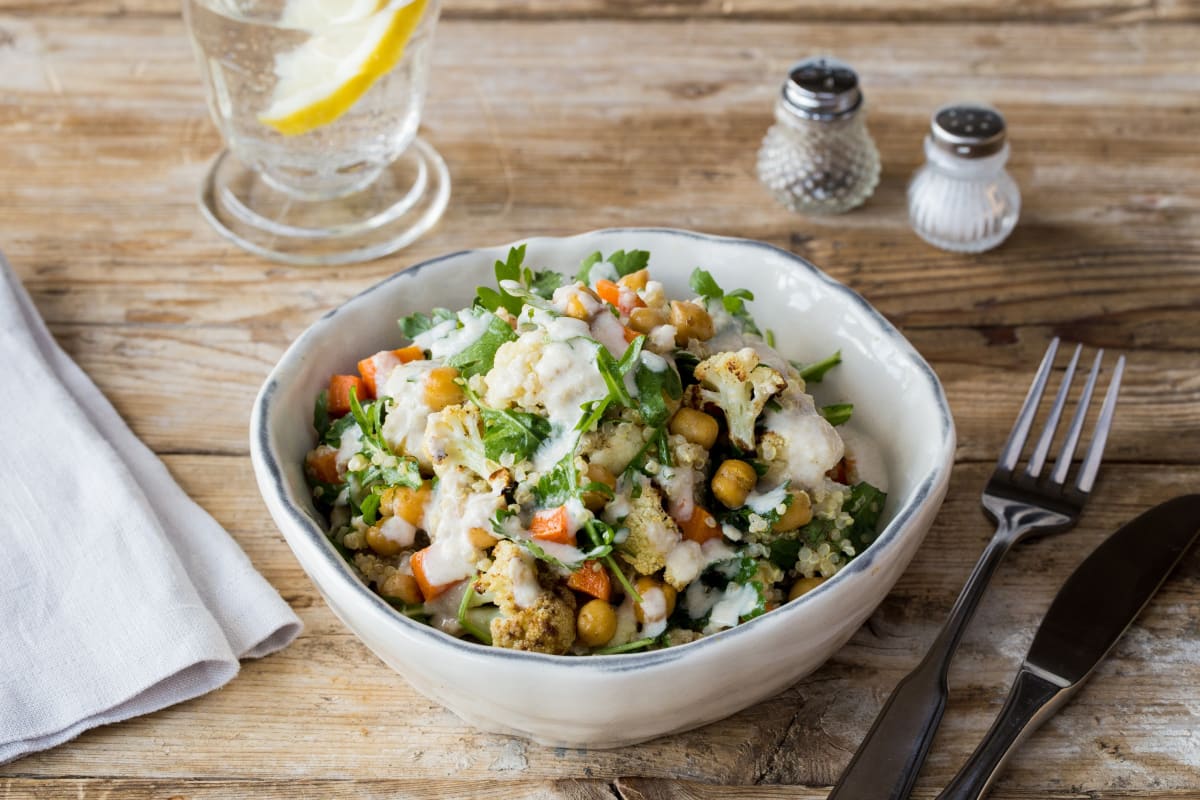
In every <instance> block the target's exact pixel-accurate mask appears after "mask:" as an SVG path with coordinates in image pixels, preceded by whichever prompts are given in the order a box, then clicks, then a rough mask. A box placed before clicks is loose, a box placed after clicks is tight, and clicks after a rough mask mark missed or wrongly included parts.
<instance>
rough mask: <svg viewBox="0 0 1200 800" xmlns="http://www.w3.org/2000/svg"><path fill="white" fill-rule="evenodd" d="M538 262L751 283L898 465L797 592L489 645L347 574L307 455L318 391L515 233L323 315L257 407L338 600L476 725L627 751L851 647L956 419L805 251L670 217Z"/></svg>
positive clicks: (301, 543) (294, 541)
mask: <svg viewBox="0 0 1200 800" xmlns="http://www.w3.org/2000/svg"><path fill="white" fill-rule="evenodd" d="M526 242H527V244H528V252H527V256H526V263H529V264H531V265H534V266H536V267H539V268H541V267H545V268H557V269H558V270H559V271H563V272H571V271H573V270H574V268H575V266H576V265H577V264H578V263H579V262H580V260H581V259H582V258H583V257H584V256H586V255H587V254H589V253H592V252H594V251H596V250H600V251H602V252H604V253H606V254H607V253H610V252H612V251H614V250H618V249H627V250H628V249H644V250H649V251H650V252H651V259H650V268H651V271H652V274H653V276H654V278H655V279H657V280H661V281H663V283H665V284H666V287H667V290H668V294H669V295H671V296H685V295H686V296H691V294H692V293H691V292H690V290H689V289H688V285H687V281H688V276H689V275H690V274H691V271H692V269H693V268H694V267H697V266H700V267H703V268H705V269H707V270H709V271H710V272H712V274H713V276H714V277H715V278H716V279H717V282H718V283H720V284H721V285H722V286H723V287H725V288H727V289H732V288H736V287H745V288H748V289H750V290H752V291H753V292H754V294H755V297H756V300H755V301H754V302H753V303H752V304H751V306H750V308H751V311H752V312H753V314H754V316H755V318H756V319H757V321H758V322H759V324H760V325H761V326H762V327H763V328H771V329H773V330H774V331H775V333H776V336H777V338H778V346H779V349H780V350H781V351H782V352H783V353H784V354H785V355H786V356H788V357H790V358H794V359H799V360H801V361H811V360H816V359H818V358H821V357H824V356H826V355H828V354H829V353H830V352H832V351H833V350H836V349H840V350H841V351H842V358H843V363H842V364H841V366H839V367H838V368H837V369H835V370H833V371H832V372H830V373H829V375H828V376H827V377H826V379H825V381H824V382H823V383H822V384H821V385H820V387H817V388H819V390H820V391H818V398H819V399H821V398H824V399H825V401H826V402H836V401H842V400H847V399H849V400H852V401H853V403H854V423H855V424H856V425H857V426H858V427H859V428H860V429H861V430H863V431H865V432H866V433H867V434H869V435H870V436H872V437H873V438H874V439H875V440H876V441H877V442H878V444H879V445H880V446H881V448H882V450H883V457H884V461H885V464H886V468H887V472H888V476H889V483H890V486H889V489H890V491H889V496H888V502H887V506H886V508H885V512H884V521H885V522H886V528H885V529H884V530H883V532H882V534H881V535H880V536H879V538H878V539H877V540H876V541H875V542H874V543H873V544H872V545H871V546H870V547H869V548H868V549H867V550H866V551H865V552H864V553H863V554H862V555H860V556H859V557H858V558H856V559H855V560H854V561H852V562H851V563H850V564H849V565H848V566H847V567H846V568H844V569H843V570H842V571H841V572H840V573H838V574H837V575H836V576H835V577H834V578H833V579H831V580H829V581H827V582H825V583H824V584H823V585H822V586H820V587H819V588H818V589H816V590H815V591H813V592H811V593H809V594H807V595H805V596H804V597H803V598H801V599H800V600H798V601H795V602H792V603H787V604H786V605H784V606H782V607H781V608H779V609H777V610H775V611H771V612H770V613H768V614H765V615H763V616H761V617H759V618H757V619H754V620H751V621H750V622H748V623H746V624H743V625H739V626H737V627H736V628H732V629H729V630H726V631H723V632H721V633H718V634H716V635H714V636H709V637H706V638H704V639H701V640H699V641H697V642H693V643H690V644H687V645H682V646H679V647H673V648H669V649H665V650H659V651H655V652H650V653H640V654H629V655H617V656H590V657H572V656H550V655H544V654H540V653H523V652H516V651H511V650H501V649H499V648H492V647H484V646H482V645H477V644H473V643H470V642H466V641H463V640H460V639H456V638H454V637H452V636H448V635H446V634H444V633H442V632H440V631H438V630H436V629H434V628H431V627H429V626H426V625H422V624H420V623H417V622H414V621H412V620H410V619H408V618H406V617H404V616H402V615H401V614H399V613H397V612H396V611H395V610H393V609H392V608H391V607H389V606H388V604H387V603H385V602H384V601H383V600H382V599H380V598H379V597H378V596H377V595H375V594H374V593H373V592H371V591H370V590H369V589H368V588H367V587H366V586H365V585H364V584H363V583H362V582H361V581H360V580H359V579H358V578H357V577H356V576H355V575H354V573H353V571H352V570H351V568H350V567H349V566H348V565H347V564H346V562H345V561H344V560H343V559H342V558H341V556H339V555H338V553H337V551H335V550H334V548H333V546H332V545H331V544H330V543H329V541H328V540H327V539H326V537H325V533H324V527H323V522H322V520H321V517H320V515H319V514H318V513H317V512H316V511H315V510H314V509H313V506H312V503H311V502H310V498H309V492H308V489H307V488H306V486H305V482H304V473H303V469H302V464H303V461H304V455H305V453H306V452H307V451H308V450H309V449H310V448H311V447H312V446H313V443H314V438H315V434H314V433H313V431H312V429H311V426H310V420H311V418H312V404H313V398H314V397H316V395H317V393H318V392H319V391H320V390H321V388H322V387H324V386H325V385H326V384H327V382H328V380H329V376H330V374H332V373H335V372H338V373H345V372H352V371H353V369H354V365H355V362H356V361H357V360H358V359H359V358H361V357H362V356H363V354H365V353H374V352H376V351H378V350H381V349H384V348H392V347H397V346H399V344H400V343H401V342H400V335H399V333H398V331H397V328H396V319H397V318H398V317H399V316H401V315H403V314H408V313H411V312H413V311H417V310H427V309H429V308H431V307H433V306H446V307H450V308H459V307H462V306H464V305H466V304H468V303H469V302H470V300H471V298H472V297H473V296H474V289H475V287H476V286H479V285H492V284H493V282H494V277H493V273H492V267H493V262H494V261H495V260H496V259H497V258H503V257H504V255H505V253H506V252H507V250H508V246H507V245H506V246H504V247H492V248H485V249H479V250H468V251H463V252H460V253H454V254H452V255H448V256H443V257H442V258H437V259H434V260H432V261H427V262H425V263H423V264H419V265H417V266H413V267H410V268H409V269H407V270H405V271H404V272H401V273H399V274H397V275H393V276H392V277H391V278H388V279H387V280H385V281H383V282H382V283H380V284H378V285H376V286H374V287H372V288H371V289H368V290H367V291H365V292H363V293H362V294H360V295H359V296H358V297H355V298H354V299H352V300H350V301H349V302H347V303H345V304H344V305H342V306H341V307H339V308H337V309H335V310H333V311H331V312H330V313H328V314H326V315H325V316H324V317H322V318H321V319H320V320H318V321H317V322H316V324H314V325H313V326H312V327H311V328H309V329H308V330H307V331H305V332H304V334H303V335H302V336H301V337H300V338H299V339H297V340H296V342H295V343H294V344H293V345H292V346H291V347H290V348H289V349H288V351H287V352H286V353H285V354H284V355H283V358H282V359H280V361H279V364H278V365H277V366H276V367H275V369H274V370H273V371H272V372H271V375H270V376H269V377H268V378H267V381H266V383H265V384H264V386H263V388H262V390H261V391H260V392H259V395H258V398H257V400H256V401H255V404H254V411H253V415H252V418H251V430H250V446H251V454H252V458H253V462H254V471H255V475H256V476H257V478H258V484H259V488H260V489H261V491H262V494H263V497H264V499H265V500H266V503H267V507H268V508H269V509H270V511H271V515H272V516H273V517H274V518H275V522H276V523H277V524H278V525H279V528H280V530H281V531H283V535H284V537H285V538H286V539H287V542H288V544H289V545H290V546H291V548H292V550H293V551H294V552H295V554H296V557H297V559H299V561H300V564H301V565H302V566H303V567H304V569H305V571H306V572H307V573H308V574H309V577H311V578H312V580H313V582H314V583H315V584H316V585H317V588H318V589H320V591H321V594H322V595H324V597H325V600H326V601H327V602H328V603H329V606H330V608H332V609H333V611H334V613H336V614H337V615H338V617H340V618H341V619H342V621H343V622H344V623H345V624H346V625H347V626H348V627H349V628H350V629H351V630H353V631H354V632H355V633H356V634H357V635H358V636H359V637H360V638H361V639H362V640H363V642H365V643H366V645H367V646H368V647H370V648H371V650H373V651H374V652H375V653H376V654H377V655H378V656H379V657H380V658H382V659H383V660H384V661H385V662H387V664H389V665H390V666H391V667H392V668H394V669H395V670H396V671H397V672H399V673H400V674H401V675H403V676H404V677H405V678H406V679H407V680H408V681H409V682H410V683H411V684H412V685H413V686H414V687H415V688H416V689H417V690H419V691H420V692H422V693H423V694H425V695H427V696H428V697H430V698H432V699H433V700H436V701H437V702H439V703H441V704H442V705H444V706H446V707H447V708H449V709H450V710H451V711H453V712H454V713H455V714H457V715H458V716H459V717H461V718H462V719H464V720H466V721H467V722H469V723H470V724H472V725H475V726H476V727H479V728H482V729H484V730H488V731H494V732H499V733H510V734H516V735H519V736H524V737H527V738H530V739H533V740H535V741H537V742H541V743H543V744H548V745H556V746H573V747H615V746H618V745H624V744H632V743H634V742H638V741H643V740H645V739H650V738H653V737H655V736H660V735H662V734H667V733H672V732H676V731H682V730H687V729H689V728H694V727H697V726H699V725H703V724H705V723H708V722H712V721H714V720H718V719H721V718H723V717H726V716H728V715H730V714H733V713H735V712H737V711H739V710H741V709H743V708H746V707H747V706H749V705H751V704H752V703H755V702H757V701H759V700H762V699H764V698H766V697H770V696H771V695H773V694H775V693H777V692H779V691H780V690H782V689H784V688H785V687H787V686H789V685H790V684H792V683H794V682H795V681H796V680H798V679H799V678H801V677H803V676H804V675H807V674H808V673H810V672H812V671H813V670H814V669H816V668H817V667H818V666H820V665H821V664H822V662H824V661H825V660H826V659H828V658H829V656H830V655H832V654H833V652H834V651H835V650H837V649H838V648H839V647H841V646H842V645H843V644H844V643H845V642H846V640H847V639H849V638H850V636H851V635H852V634H853V633H854V631H855V630H857V629H858V627H859V625H861V624H862V623H863V621H864V620H865V619H866V618H867V617H868V616H869V615H870V613H871V611H872V610H873V609H874V608H875V607H876V606H877V605H878V604H879V603H880V602H881V601H882V600H883V598H884V596H885V595H886V594H887V593H888V591H889V590H890V589H891V588H892V585H893V584H895V582H896V580H897V579H898V578H899V577H900V574H901V573H902V572H903V571H904V569H905V568H906V567H907V566H908V563H909V561H910V560H911V559H912V557H913V554H914V553H915V552H916V550H917V547H918V546H919V545H920V544H921V540H922V539H923V538H924V536H925V533H926V531H927V530H928V528H929V525H930V523H931V522H932V521H933V517H934V514H935V513H936V512H937V510H938V508H939V506H940V505H941V502H942V498H943V497H944V496H945V493H946V486H947V483H948V481H949V477H950V467H951V464H952V461H953V457H954V424H953V421H952V419H951V417H950V409H949V407H948V405H947V403H946V398H945V395H944V394H943V392H942V387H941V385H940V384H939V382H938V379H937V377H936V376H935V375H934V373H933V371H932V370H931V369H930V368H929V365H928V364H926V363H925V361H924V360H923V359H922V358H921V357H920V356H919V355H918V354H917V352H916V351H915V350H914V349H913V348H912V346H911V345H910V344H909V343H908V342H907V341H906V340H905V339H904V337H903V336H901V335H900V334H899V333H898V332H897V331H896V329H895V328H893V327H892V326H891V325H890V324H889V323H888V322H887V321H886V320H885V319H884V318H883V317H882V316H881V315H880V314H879V313H878V312H877V311H875V310H874V309H873V308H871V306H870V305H869V304H868V303H867V302H866V301H865V300H863V298H862V297H860V296H859V295H857V294H855V293H854V292H852V291H851V290H849V289H847V288H846V287H844V286H842V285H841V284H839V283H837V282H836V281H834V280H833V279H832V278H830V277H829V276H827V275H825V274H824V273H822V272H821V271H820V270H818V269H817V268H816V267H814V266H812V265H811V264H809V263H808V262H806V261H804V260H802V259H799V258H797V257H796V256H793V255H791V254H789V253H787V252H784V251H782V250H779V249H777V248H774V247H771V246H769V245H765V244H762V243H760V242H753V241H746V240H740V239H728V238H720V237H713V236H705V235H701V234H696V233H689V232H685V231H675V230H659V229H622V230H605V231H596V232H594V233H586V234H582V235H579V236H573V237H570V238H565V239H549V238H545V239H529V240H526Z"/></svg>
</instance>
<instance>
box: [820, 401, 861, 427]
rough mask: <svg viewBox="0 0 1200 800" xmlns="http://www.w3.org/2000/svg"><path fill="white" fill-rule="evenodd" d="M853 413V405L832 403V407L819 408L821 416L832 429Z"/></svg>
mask: <svg viewBox="0 0 1200 800" xmlns="http://www.w3.org/2000/svg"><path fill="white" fill-rule="evenodd" d="M853 413H854V404H853V403H834V404H833V405H828V406H821V416H822V417H824V418H825V419H826V421H828V422H829V424H830V425H833V426H834V427H836V426H838V425H842V424H843V423H845V422H846V421H847V420H849V419H850V415H851V414H853Z"/></svg>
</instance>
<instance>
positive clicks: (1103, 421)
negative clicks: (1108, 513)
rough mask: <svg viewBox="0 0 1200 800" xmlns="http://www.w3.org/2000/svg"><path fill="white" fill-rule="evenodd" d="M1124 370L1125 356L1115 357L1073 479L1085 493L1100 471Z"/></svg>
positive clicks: (1090, 487)
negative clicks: (1081, 461)
mask: <svg viewBox="0 0 1200 800" xmlns="http://www.w3.org/2000/svg"><path fill="white" fill-rule="evenodd" d="M1124 372H1125V356H1121V357H1120V358H1118V359H1117V366H1116V367H1115V368H1114V369H1113V374H1112V378H1111V379H1110V380H1109V382H1108V391H1107V392H1106V393H1105V395H1104V405H1103V406H1101V407H1100V418H1099V419H1098V420H1096V432H1095V433H1094V434H1092V443H1091V444H1089V445H1088V451H1087V455H1086V456H1084V459H1083V466H1081V467H1080V468H1079V477H1078V478H1077V479H1076V481H1075V486H1076V488H1078V489H1079V491H1081V492H1083V493H1084V494H1087V493H1088V492H1090V491H1091V490H1092V486H1093V484H1095V483H1096V473H1097V472H1099V471H1100V459H1101V458H1103V457H1104V445H1105V443H1107V442H1108V431H1109V429H1110V428H1111V427H1112V420H1113V412H1114V411H1115V410H1116V407H1117V393H1118V392H1119V391H1120V388H1121V375H1122V373H1124Z"/></svg>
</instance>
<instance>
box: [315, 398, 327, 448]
mask: <svg viewBox="0 0 1200 800" xmlns="http://www.w3.org/2000/svg"><path fill="white" fill-rule="evenodd" d="M313 428H315V429H316V431H317V441H322V442H323V441H325V434H326V433H328V432H329V390H328V389H322V390H321V393H320V394H319V395H317V402H316V403H314V404H313Z"/></svg>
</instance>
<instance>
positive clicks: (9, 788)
mask: <svg viewBox="0 0 1200 800" xmlns="http://www.w3.org/2000/svg"><path fill="white" fill-rule="evenodd" d="M68 794H69V795H70V796H72V797H74V798H77V800H107V799H108V798H112V797H119V798H121V800H228V798H231V797H253V798H261V800H613V797H614V795H613V793H612V792H611V791H610V790H609V785H608V784H606V783H603V782H600V781H575V780H561V781H510V782H505V783H496V782H477V783H472V782H467V781H452V780H451V781H441V780H420V779H412V778H393V779H390V780H388V779H380V780H355V779H350V778H347V779H327V780H304V779H300V780H292V781H288V782H287V783H268V782H266V781H255V780H203V781H196V780H187V779H182V780H180V779H160V780H153V779H152V780H139V779H127V778H64V779H50V780H47V779H44V778H36V779H29V778H0V797H3V798H6V800H7V798H21V800H57V799H58V798H62V797H65V796H67V795H68Z"/></svg>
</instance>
